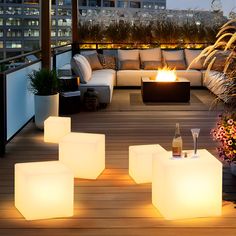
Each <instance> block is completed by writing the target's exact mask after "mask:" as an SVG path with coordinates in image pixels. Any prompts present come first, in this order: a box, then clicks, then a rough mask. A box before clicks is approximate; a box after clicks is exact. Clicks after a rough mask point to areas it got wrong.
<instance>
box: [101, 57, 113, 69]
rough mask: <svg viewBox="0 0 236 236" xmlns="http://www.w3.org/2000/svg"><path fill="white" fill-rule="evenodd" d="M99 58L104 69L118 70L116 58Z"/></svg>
mask: <svg viewBox="0 0 236 236" xmlns="http://www.w3.org/2000/svg"><path fill="white" fill-rule="evenodd" d="M98 58H99V60H100V62H101V64H102V66H103V69H113V70H115V69H116V58H115V57H114V56H111V55H104V54H98Z"/></svg>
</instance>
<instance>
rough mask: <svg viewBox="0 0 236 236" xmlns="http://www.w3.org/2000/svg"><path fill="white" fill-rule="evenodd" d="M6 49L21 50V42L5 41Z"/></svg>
mask: <svg viewBox="0 0 236 236" xmlns="http://www.w3.org/2000/svg"><path fill="white" fill-rule="evenodd" d="M6 48H22V43H21V41H6Z"/></svg>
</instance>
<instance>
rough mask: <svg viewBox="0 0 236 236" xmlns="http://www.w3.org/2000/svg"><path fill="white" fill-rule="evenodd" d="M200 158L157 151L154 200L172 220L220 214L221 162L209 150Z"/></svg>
mask: <svg viewBox="0 0 236 236" xmlns="http://www.w3.org/2000/svg"><path fill="white" fill-rule="evenodd" d="M198 154H199V157H197V158H190V157H189V158H172V157H171V152H169V154H167V155H163V156H159V155H155V154H154V158H153V179H152V203H153V205H154V206H155V207H156V208H157V209H158V210H159V211H160V213H161V214H162V215H163V216H164V217H165V218H166V219H169V220H174V219H184V218H195V217H210V216H220V215H221V208H222V163H221V162H220V161H218V160H217V159H216V158H215V157H214V156H212V155H211V154H210V153H209V152H208V151H207V150H205V149H203V150H198Z"/></svg>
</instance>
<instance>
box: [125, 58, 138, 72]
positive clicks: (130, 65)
mask: <svg viewBox="0 0 236 236" xmlns="http://www.w3.org/2000/svg"><path fill="white" fill-rule="evenodd" d="M139 69H140V62H139V60H125V61H120V70H139Z"/></svg>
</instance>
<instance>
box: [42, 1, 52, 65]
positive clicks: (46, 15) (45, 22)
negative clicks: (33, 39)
mask: <svg viewBox="0 0 236 236" xmlns="http://www.w3.org/2000/svg"><path fill="white" fill-rule="evenodd" d="M40 2H41V31H40V32H41V49H42V68H47V69H51V0H41V1H40Z"/></svg>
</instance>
